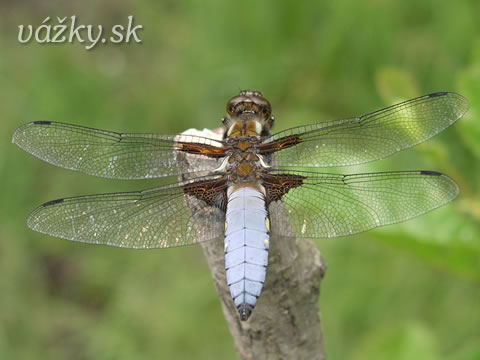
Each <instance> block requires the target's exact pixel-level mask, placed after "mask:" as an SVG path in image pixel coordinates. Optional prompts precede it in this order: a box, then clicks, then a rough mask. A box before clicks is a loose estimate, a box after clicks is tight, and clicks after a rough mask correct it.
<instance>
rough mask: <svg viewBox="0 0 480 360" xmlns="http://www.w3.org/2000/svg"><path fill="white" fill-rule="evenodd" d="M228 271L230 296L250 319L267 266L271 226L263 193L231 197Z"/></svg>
mask: <svg viewBox="0 0 480 360" xmlns="http://www.w3.org/2000/svg"><path fill="white" fill-rule="evenodd" d="M225 226H226V229H225V271H226V276H227V284H228V286H229V288H230V295H231V296H232V298H233V301H234V303H235V306H236V307H237V309H238V311H239V312H240V317H241V319H242V320H247V319H248V317H249V316H250V313H251V312H252V309H253V308H254V306H255V305H256V303H257V298H258V297H259V296H260V293H261V291H262V287H263V283H264V282H265V275H266V272H267V264H268V246H269V225H268V213H267V211H266V209H265V198H264V196H263V194H262V193H261V192H260V191H259V190H257V189H254V188H250V187H242V188H239V189H237V190H235V191H233V192H232V193H231V194H230V196H229V197H228V205H227V213H226V218H225Z"/></svg>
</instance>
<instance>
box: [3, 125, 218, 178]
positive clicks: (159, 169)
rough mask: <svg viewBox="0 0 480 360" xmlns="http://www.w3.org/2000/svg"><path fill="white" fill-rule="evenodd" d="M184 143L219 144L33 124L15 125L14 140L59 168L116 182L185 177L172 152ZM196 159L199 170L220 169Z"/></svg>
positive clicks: (190, 138)
mask: <svg viewBox="0 0 480 360" xmlns="http://www.w3.org/2000/svg"><path fill="white" fill-rule="evenodd" d="M179 140H181V141H182V143H183V144H193V145H195V146H194V147H195V150H196V151H198V149H203V148H204V147H206V152H208V150H210V149H221V146H222V144H221V142H220V141H217V140H213V139H209V138H205V137H201V136H193V135H159V134H122V133H116V132H112V131H105V130H98V129H91V128H87V127H83V126H78V125H70V124H63V123H56V122H50V121H36V122H32V123H28V124H25V125H22V126H21V127H19V128H18V129H17V130H16V131H15V133H14V135H13V139H12V142H13V143H15V144H17V145H18V146H19V147H21V148H22V149H23V150H25V151H27V152H29V153H30V154H32V155H34V156H36V157H38V158H40V159H42V160H44V161H46V162H48V163H50V164H53V165H56V166H59V167H63V168H66V169H70V170H76V171H80V172H83V173H86V174H89V175H95V176H100V177H106V178H114V179H148V178H159V177H164V176H172V175H178V174H180V173H183V172H182V171H180V170H179V169H178V168H177V163H176V151H175V150H181V149H182V145H181V144H180V143H179ZM189 156H191V157H197V158H198V167H197V171H211V170H214V169H216V168H217V167H218V166H219V164H220V163H219V160H218V159H217V158H214V157H208V156H203V155H199V154H189Z"/></svg>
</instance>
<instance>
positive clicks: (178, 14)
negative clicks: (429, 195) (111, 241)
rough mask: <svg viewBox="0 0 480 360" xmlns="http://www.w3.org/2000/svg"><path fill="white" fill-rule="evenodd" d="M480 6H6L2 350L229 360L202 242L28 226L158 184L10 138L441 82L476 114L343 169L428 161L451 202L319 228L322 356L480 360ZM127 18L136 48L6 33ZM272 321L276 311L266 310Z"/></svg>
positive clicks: (337, 102)
mask: <svg viewBox="0 0 480 360" xmlns="http://www.w3.org/2000/svg"><path fill="white" fill-rule="evenodd" d="M479 14H480V3H479V2H478V1H474V0H472V1H449V2H439V1H433V0H422V1H392V0H369V1H362V2H357V1H353V0H349V1H323V2H320V1H318V2H313V1H312V2H293V1H274V0H269V1H263V2H259V1H251V0H247V1H242V2H225V1H208V2H207V1H205V2H201V1H193V0H190V1H181V2H180V1H172V0H171V1H143V2H134V1H131V2H128V1H113V0H102V1H97V2H94V1H86V2H66V1H65V2H63V1H51V2H49V4H47V3H46V2H35V1H31V0H25V1H22V2H13V1H11V2H2V3H1V5H0V21H1V24H0V29H1V33H0V116H1V125H2V126H1V127H0V137H1V138H0V171H1V178H0V188H1V189H2V194H1V201H0V359H36V358H43V359H151V358H157V359H238V355H237V354H236V351H235V349H234V347H233V343H232V339H231V337H230V334H229V332H228V329H227V326H226V324H225V321H224V318H223V314H222V311H221V308H220V303H219V300H218V297H217V294H216V291H215V289H214V286H213V282H212V280H211V277H210V273H209V269H208V267H207V265H206V263H205V260H204V258H203V254H202V251H201V249H200V247H197V246H191V247H183V248H177V249H168V250H158V251H132V250H124V249H116V248H109V247H101V246H88V245H83V244H78V243H70V242H68V241H63V240H58V239H54V238H50V237H47V236H42V235H40V234H37V233H34V232H32V231H30V230H28V229H27V227H26V226H25V217H26V216H27V214H28V213H29V211H31V210H32V209H33V208H34V207H36V206H37V205H39V204H40V203H43V202H45V201H48V200H52V199H56V198H59V197H66V196H74V195H81V194H88V193H100V192H112V191H125V190H137V189H142V188H148V187H154V186H156V185H157V184H158V181H144V182H142V181H138V182H128V181H126V182H121V181H112V180H105V179H98V178H91V177H88V176H86V175H83V174H80V173H74V172H69V171H66V170H63V169H59V168H55V167H53V166H51V165H48V164H46V163H43V162H41V161H39V160H37V159H35V158H33V157H32V156H30V155H28V154H26V153H25V152H23V151H21V150H20V149H19V148H17V147H16V146H14V145H12V144H11V143H10V141H11V135H12V133H13V131H14V129H15V128H16V127H17V126H19V125H21V124H22V123H25V122H29V121H34V120H53V121H62V122H70V123H75V124H81V125H86V126H92V127H98V128H104V129H110V130H116V131H127V132H161V133H178V132H181V131H183V130H185V129H187V128H191V127H196V128H204V127H206V128H215V127H217V126H218V125H219V120H220V117H221V116H223V115H224V106H225V103H226V101H227V100H228V99H229V98H230V97H231V96H233V95H235V94H236V93H237V92H238V90H239V89H244V88H256V89H260V90H262V91H263V92H264V93H265V95H266V96H267V98H268V99H269V100H270V101H271V103H272V105H273V109H274V114H275V115H276V118H277V123H276V126H277V128H276V130H281V129H284V128H287V127H291V126H296V125H302V124H308V123H312V122H317V121H323V120H330V119H335V118H342V117H349V116H354V115H360V114H362V113H366V112H370V111H373V110H376V109H378V108H382V107H384V106H387V105H390V104H393V103H395V102H398V101H401V100H405V99H408V98H412V97H415V96H419V95H422V94H425V93H429V92H435V91H456V92H458V93H460V94H462V95H464V96H465V97H467V98H468V100H469V101H470V106H471V107H470V111H469V113H468V114H467V116H466V117H465V118H463V119H461V120H460V121H459V122H458V123H457V124H456V125H454V126H453V127H451V128H449V129H447V130H446V131H444V132H443V133H442V134H440V135H439V136H436V137H435V138H434V139H431V140H430V141H428V142H426V143H424V144H422V145H420V146H417V147H416V148H415V149H410V150H406V151H404V152H402V153H400V154H397V155H395V156H392V157H390V158H388V159H385V160H382V161H379V162H376V163H372V164H367V165H364V166H359V167H352V168H347V169H334V170H335V171H338V172H342V173H343V172H347V173H353V172H359V171H361V172H365V171H379V170H409V169H429V170H435V171H441V172H445V173H447V174H448V175H450V176H451V177H453V178H454V179H455V180H456V181H457V182H458V183H459V185H460V187H461V195H460V196H459V198H458V199H457V200H455V201H454V202H453V203H451V204H449V205H447V206H444V207H443V208H441V209H439V210H437V211H434V212H432V213H429V214H427V215H425V216H422V217H420V218H418V219H415V220H412V221H409V222H406V223H403V224H399V225H394V226H390V227H388V228H383V229H378V230H374V231H370V232H367V233H364V234H362V235H360V236H352V237H349V238H338V239H329V240H320V241H317V244H318V247H319V249H320V250H321V252H322V254H323V256H324V258H325V259H326V261H327V263H328V266H329V268H328V271H327V275H326V278H325V279H324V281H323V283H322V290H321V297H320V303H319V308H320V310H321V313H322V318H323V327H324V332H325V344H326V350H327V354H328V357H329V359H354V360H359V359H369V360H376V359H382V360H383V359H393V360H404V359H405V360H407V359H408V360H411V359H422V360H437V359H442V360H443V359H452V360H453V359H455V360H474V359H480V255H479V254H480V223H479V221H480V171H479V168H480V165H479V164H480V163H479V158H480V15H479ZM71 15H76V16H77V17H78V21H79V24H95V25H96V24H102V25H103V26H104V27H111V26H112V25H115V24H123V25H125V24H126V23H127V16H128V15H134V16H135V21H136V24H141V25H143V26H144V30H143V31H141V32H139V36H140V38H141V39H142V40H143V42H142V44H135V43H131V44H119V45H113V44H108V45H101V44H100V45H97V47H96V48H94V49H93V50H90V51H87V50H85V48H84V45H83V44H79V43H75V44H68V43H66V44H56V45H52V44H46V45H39V44H37V43H35V42H34V41H31V42H30V43H29V44H26V45H23V44H20V43H19V42H18V41H17V36H18V25H21V24H23V25H28V24H33V25H35V27H37V26H39V25H40V24H41V22H42V21H43V20H44V19H45V18H46V17H47V16H50V17H52V18H55V17H56V16H60V17H64V16H71ZM279 316H280V315H279Z"/></svg>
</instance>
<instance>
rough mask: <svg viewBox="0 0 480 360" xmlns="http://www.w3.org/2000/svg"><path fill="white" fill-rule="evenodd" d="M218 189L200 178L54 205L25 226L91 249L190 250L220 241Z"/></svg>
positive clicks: (220, 196)
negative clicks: (92, 246)
mask: <svg viewBox="0 0 480 360" xmlns="http://www.w3.org/2000/svg"><path fill="white" fill-rule="evenodd" d="M218 184H219V182H218V180H216V179H213V178H211V179H210V178H204V179H201V180H200V181H196V182H184V183H181V184H176V185H167V186H164V187H159V188H156V189H150V190H145V191H139V192H127V193H115V194H102V195H89V196H80V197H72V198H66V199H59V200H54V201H50V202H48V203H45V204H43V205H41V206H40V207H38V208H37V209H35V210H34V211H33V212H32V213H31V214H30V216H29V217H28V220H27V224H28V226H29V227H30V228H31V229H32V230H35V231H38V232H41V233H44V234H48V235H51V236H55V237H59V238H63V239H67V240H73V241H79V242H84V243H91V244H104V245H111V246H118V247H126V248H136V249H151V248H167V247H174V246H180V245H188V244H194V243H198V242H201V241H207V240H212V239H216V238H218V237H221V236H222V235H223V228H224V223H225V215H224V213H225V211H224V210H222V208H224V207H225V198H224V188H223V187H222V186H218ZM217 186H218V189H217V188H216V187H217ZM205 189H207V191H206V192H207V193H208V198H207V197H206V196H204V193H205ZM202 197H204V198H202Z"/></svg>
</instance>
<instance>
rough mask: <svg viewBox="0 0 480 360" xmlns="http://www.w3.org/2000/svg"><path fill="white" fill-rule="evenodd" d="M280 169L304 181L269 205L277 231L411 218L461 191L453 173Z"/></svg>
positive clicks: (324, 231) (307, 234)
mask: <svg viewBox="0 0 480 360" xmlns="http://www.w3.org/2000/svg"><path fill="white" fill-rule="evenodd" d="M277 174H278V176H291V177H292V178H293V179H295V181H298V179H299V178H300V177H302V178H303V185H301V186H298V187H295V188H292V189H290V190H289V191H288V193H286V194H284V195H283V196H282V199H281V200H280V201H272V202H271V204H270V205H269V211H270V219H271V226H272V234H276V235H281V236H294V237H300V238H322V237H337V236H345V235H351V234H355V233H359V232H362V231H366V230H369V229H372V228H375V227H378V226H384V225H388V224H394V223H398V222H401V221H405V220H408V219H410V218H413V217H416V216H419V215H421V214H424V213H426V212H428V211H430V210H433V209H435V208H437V207H439V206H442V205H444V204H446V203H448V202H449V201H451V200H453V199H454V198H455V197H456V196H457V195H458V191H459V190H458V186H457V184H456V183H455V182H454V181H453V180H452V179H450V178H449V177H448V176H445V175H443V174H440V173H437V172H432V171H405V172H386V173H372V174H356V175H336V174H315V173H311V172H303V171H295V172H293V171H292V172H288V173H286V172H279V173H277V172H275V171H274V172H272V175H273V176H275V175H277ZM286 219H288V220H286Z"/></svg>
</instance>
